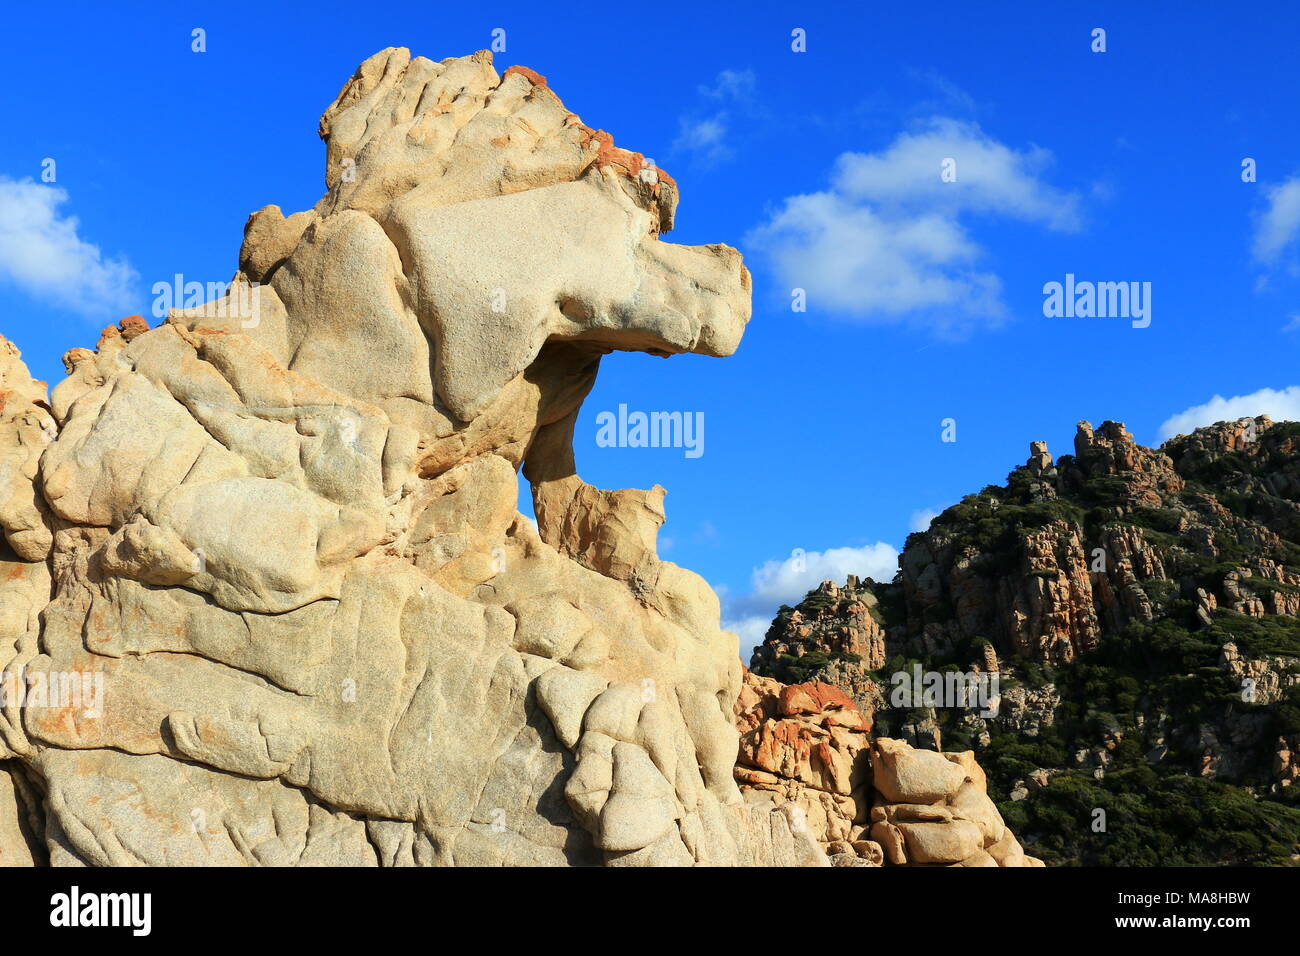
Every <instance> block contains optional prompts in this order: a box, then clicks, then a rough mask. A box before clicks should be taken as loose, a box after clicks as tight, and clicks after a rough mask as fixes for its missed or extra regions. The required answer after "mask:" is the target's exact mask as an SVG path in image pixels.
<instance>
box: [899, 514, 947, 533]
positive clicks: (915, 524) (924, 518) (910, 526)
mask: <svg viewBox="0 0 1300 956" xmlns="http://www.w3.org/2000/svg"><path fill="white" fill-rule="evenodd" d="M939 514H940V512H938V511H935V510H934V509H933V508H922V509H921V510H920V511H913V512H912V515H911V517H910V518H908V520H907V530H908V531H928V530H930V522H931V521H933V520H934V519H935V518H937V517H939Z"/></svg>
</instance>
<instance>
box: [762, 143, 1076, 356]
mask: <svg viewBox="0 0 1300 956" xmlns="http://www.w3.org/2000/svg"><path fill="white" fill-rule="evenodd" d="M948 159H951V160H954V161H955V167H954V168H955V172H956V180H955V181H954V182H944V181H943V180H942V179H941V176H940V173H941V168H942V164H943V162H944V161H945V160H948ZM1050 164H1051V154H1050V153H1049V152H1048V151H1047V150H1044V149H1040V148H1038V147H1030V148H1028V149H1025V150H1020V151H1018V150H1014V149H1011V148H1009V147H1007V146H1005V145H1003V144H1002V143H999V142H997V141H996V140H994V139H992V138H990V137H989V136H988V135H987V134H985V133H984V132H983V131H982V130H981V129H980V128H979V126H977V125H976V124H974V123H969V122H962V121H959V120H954V119H947V118H942V117H940V118H935V119H931V120H929V121H928V123H927V124H926V125H925V126H924V127H923V128H922V129H920V130H919V131H918V132H915V133H903V134H902V135H900V136H898V137H897V138H896V139H895V140H894V142H893V143H892V144H891V145H890V146H888V147H887V148H886V149H884V150H882V151H880V152H877V153H845V154H843V155H841V156H840V157H839V159H838V160H837V161H836V164H835V170H834V173H833V174H832V177H831V182H830V186H829V188H827V189H825V190H822V191H820V192H815V193H809V194H805V195H799V196H791V197H789V198H788V199H786V200H785V202H784V203H783V204H782V205H781V207H780V208H778V209H777V210H776V211H775V212H774V213H773V214H772V215H771V217H770V218H769V219H768V221H767V222H765V223H763V224H762V225H760V226H758V227H757V228H755V229H753V230H751V231H750V233H749V234H748V236H747V237H746V238H747V241H748V242H749V244H750V245H752V246H753V247H754V248H755V250H756V251H758V252H759V253H760V254H763V255H766V256H767V257H768V258H769V259H770V261H771V263H772V265H773V267H774V269H775V271H776V273H777V274H778V275H779V276H780V278H781V280H782V282H783V284H786V285H787V286H788V287H789V288H791V289H794V288H802V289H804V290H806V292H807V294H808V306H809V308H810V309H813V310H819V309H829V310H831V311H833V312H838V313H841V314H843V315H847V316H851V317H856V318H859V319H862V320H866V321H869V322H880V321H898V320H900V319H902V318H903V317H906V316H909V315H913V314H916V313H922V314H924V315H925V316H926V318H927V320H928V321H929V322H930V323H931V324H932V325H934V326H935V327H936V328H939V329H941V330H944V331H950V332H951V331H960V330H963V329H964V328H966V327H969V326H970V325H972V324H974V323H977V322H987V323H990V324H991V323H996V322H997V321H999V320H1000V318H1001V317H1002V315H1003V314H1004V312H1005V309H1004V306H1003V304H1002V298H1001V289H1002V283H1001V281H1000V280H999V279H998V277H997V276H996V275H995V274H993V273H992V272H989V271H987V270H984V269H981V268H980V267H979V266H978V262H979V260H980V259H981V258H982V257H983V255H984V249H983V248H982V247H981V246H980V245H979V244H978V243H976V242H975V241H974V240H973V239H972V238H971V237H970V235H969V233H968V231H967V227H966V225H965V224H964V222H963V219H965V218H966V217H971V216H999V217H1002V218H1008V219H1015V220H1019V221H1022V222H1027V223H1032V224H1035V225H1038V226H1042V227H1045V228H1047V229H1052V230H1073V229H1077V228H1078V227H1079V223H1080V214H1079V196H1078V194H1076V193H1073V192H1065V191H1062V190H1060V189H1057V188H1056V187H1054V186H1051V185H1050V184H1048V183H1047V182H1045V181H1044V180H1043V178H1042V175H1043V173H1044V172H1045V171H1046V169H1047V167H1048V166H1049V165H1050Z"/></svg>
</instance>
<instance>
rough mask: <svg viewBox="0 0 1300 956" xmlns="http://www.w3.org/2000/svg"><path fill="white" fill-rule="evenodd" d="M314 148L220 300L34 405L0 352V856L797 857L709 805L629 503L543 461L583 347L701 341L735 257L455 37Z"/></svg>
mask: <svg viewBox="0 0 1300 956" xmlns="http://www.w3.org/2000/svg"><path fill="white" fill-rule="evenodd" d="M320 134H321V137H322V138H323V139H324V141H325V144H326V148H327V150H326V151H327V163H326V185H327V188H328V191H327V193H326V194H325V196H324V197H323V198H322V199H321V200H320V202H319V203H317V204H316V206H315V207H314V208H313V209H310V210H306V211H302V212H297V213H294V214H292V215H290V216H287V217H286V216H285V215H284V214H283V213H282V212H281V211H280V209H279V208H277V207H275V206H268V207H266V208H264V209H262V210H261V211H259V212H257V213H255V214H254V215H253V216H251V217H250V219H249V221H248V225H247V228H246V230H245V235H244V241H243V246H242V249H241V250H240V254H239V272H238V273H237V274H236V276H235V278H234V280H233V282H232V283H231V286H230V289H229V290H228V294H227V295H226V296H225V297H223V298H220V299H217V300H214V301H210V302H207V303H205V304H203V305H198V306H195V307H191V308H185V309H180V310H175V311H173V312H172V313H171V314H170V315H169V316H168V317H167V319H166V321H165V322H164V323H162V324H160V325H159V326H158V327H157V328H153V329H149V328H148V326H147V324H146V323H145V322H144V321H143V320H142V319H140V318H139V317H138V316H135V317H131V318H130V319H127V320H124V321H123V322H122V323H120V326H119V327H117V328H109V329H106V330H105V332H104V334H103V336H102V337H101V338H100V340H99V343H98V345H97V347H96V348H95V349H94V350H93V351H92V350H89V349H80V348H79V349H73V350H71V351H70V352H68V354H67V355H66V356H65V365H66V367H67V370H68V372H69V375H68V377H67V378H66V379H65V380H64V381H63V382H61V383H60V384H59V385H58V386H57V387H56V388H55V389H54V391H53V394H52V396H51V397H50V400H49V401H48V402H47V401H46V399H45V394H44V388H43V386H42V385H41V384H40V383H35V382H32V381H31V380H30V376H28V375H27V374H26V370H25V369H24V368H22V366H21V363H20V362H19V361H18V357H17V353H16V352H15V351H14V350H13V349H12V347H11V346H9V345H8V343H5V345H4V352H3V354H2V355H0V359H3V363H2V364H0V375H3V387H4V404H3V418H2V419H0V462H3V466H2V470H0V477H3V491H4V494H3V499H4V500H3V503H2V504H0V524H3V528H4V536H5V541H6V547H5V551H4V554H3V556H2V557H0V560H2V561H3V564H4V568H3V570H4V574H3V575H0V578H2V579H3V581H2V583H0V597H2V598H3V604H2V605H0V606H2V608H3V615H2V617H3V622H4V630H3V634H2V636H0V651H3V660H0V666H2V667H3V676H4V678H5V680H6V681H8V682H10V683H12V684H14V685H15V686H18V687H23V688H26V689H28V690H31V689H32V688H34V687H35V685H36V684H37V683H38V682H39V681H46V680H47V679H48V681H49V682H53V681H56V680H57V681H58V682H59V685H60V693H59V694H56V695H53V696H49V697H47V698H45V699H43V700H41V701H37V700H35V699H28V700H27V701H25V702H24V703H23V704H21V705H20V704H18V703H16V702H15V700H14V698H13V697H12V696H11V697H10V698H8V700H7V701H6V704H5V706H4V707H3V709H0V739H2V740H3V744H4V752H3V755H0V756H3V758H4V759H3V760H2V761H0V769H3V770H4V774H3V776H0V784H3V785H2V786H0V859H3V860H5V861H10V860H15V861H19V862H29V861H35V862H50V863H53V864H59V865H63V864H66V865H82V864H91V865H130V864H155V865H163V864H165V865H197V864H205V865H210V864H237V865H238V864H262V865H277V866H278V865H308V864H322V863H324V864H341V865H365V866H373V865H385V866H386V865H411V864H508V865H517V864H566V863H568V864H586V863H606V864H609V865H647V864H652V865H678V864H682V865H685V864H692V863H709V864H755V865H759V864H761V865H791V864H804V863H807V864H820V865H824V864H825V862H826V861H825V857H824V856H823V855H822V853H821V852H820V850H819V849H818V848H817V847H816V845H815V844H814V843H813V842H812V841H811V840H810V838H809V837H808V835H807V834H806V833H804V832H801V831H800V830H799V829H792V827H791V825H790V819H789V816H788V814H786V813H785V812H781V811H775V812H774V811H773V810H772V809H771V808H770V807H763V806H754V805H749V804H746V803H745V802H744V801H743V800H742V798H741V794H740V792H739V790H738V788H737V786H736V784H735V781H734V779H733V772H732V771H733V765H734V763H735V757H736V751H737V732H736V730H735V727H734V723H733V720H732V703H733V701H734V700H735V699H736V697H737V695H738V693H739V692H740V688H741V666H740V663H739V661H738V660H737V659H736V651H735V648H736V645H735V638H734V636H733V635H728V634H726V633H724V632H723V631H721V630H720V629H719V606H718V600H717V598H716V596H715V595H714V594H713V592H712V591H711V590H710V589H709V588H708V586H707V585H706V584H705V582H704V581H703V580H702V579H701V578H699V577H698V576H696V575H694V574H692V573H690V572H689V571H686V570H683V569H681V568H679V567H677V566H676V565H674V564H672V563H671V562H667V561H662V560H661V559H659V557H658V556H657V554H656V551H655V536H656V534H657V531H658V527H659V525H660V523H661V522H662V521H663V517H664V512H663V489H661V488H655V489H652V490H650V491H636V490H623V491H602V490H600V489H597V488H593V487H592V486H590V485H587V484H586V483H585V482H583V481H582V480H581V478H579V477H578V475H577V473H576V468H575V462H574V456H573V446H572V433H573V428H574V423H575V420H576V417H577V413H578V407H579V405H580V404H581V402H582V400H583V398H584V397H585V395H586V394H587V392H588V391H589V390H590V388H591V386H592V383H593V381H594V378H595V375H596V370H597V367H598V364H599V360H600V358H601V356H602V355H604V354H606V353H608V352H609V351H611V350H614V349H623V350H639V351H647V352H652V353H654V354H658V355H671V354H676V353H681V352H697V353H703V354H709V355H725V354H728V353H730V352H731V351H732V350H734V349H735V347H736V345H737V343H738V342H739V340H740V336H741V333H742V331H743V329H744V327H745V324H746V322H747V320H748V318H749V311H750V306H749V288H750V284H749V276H748V273H747V272H746V271H745V269H744V267H743V265H742V264H741V260H740V256H739V254H738V253H737V252H736V251H735V250H734V249H731V248H730V247H727V246H723V245H709V246H678V245H671V244H668V243H666V242H664V241H662V240H661V239H660V235H661V234H662V233H663V232H666V231H667V230H668V229H670V228H671V226H672V224H673V217H674V211H675V207H676V202H677V191H676V186H675V184H674V183H673V181H672V180H671V178H669V177H668V176H667V175H666V174H664V173H663V172H662V171H660V170H658V169H655V168H654V167H652V166H649V165H648V164H647V163H646V162H645V160H644V159H643V157H642V156H641V155H640V154H637V153H632V152H629V151H626V150H623V149H620V148H617V147H615V146H614V144H613V140H612V138H611V137H610V136H609V135H608V134H606V133H604V132H602V131H599V130H592V129H591V128H589V127H587V126H585V125H584V124H583V123H582V122H581V121H580V120H579V119H578V118H577V117H576V116H575V115H574V114H572V113H571V112H569V111H568V110H567V109H565V108H564V106H563V105H562V103H561V102H560V100H559V99H558V97H557V96H556V95H555V94H554V93H553V92H552V91H551V90H550V89H549V88H548V87H547V85H546V83H545V81H544V80H543V79H542V78H541V77H540V76H538V75H537V74H535V73H533V72H531V71H529V70H527V69H523V68H512V69H511V70H507V71H506V73H505V74H504V75H500V74H498V73H497V72H496V70H495V69H494V67H493V64H492V58H491V56H490V54H488V53H486V52H481V53H476V54H474V55H473V56H468V57H460V58H453V59H448V60H444V61H442V62H434V61H431V60H428V59H424V58H422V57H414V58H413V57H411V56H410V54H409V53H408V52H407V51H406V50H404V49H389V50H385V51H383V52H381V53H379V54H376V55H375V56H373V57H371V58H370V59H368V60H367V61H366V62H365V63H363V64H362V65H361V67H360V68H359V69H358V71H357V73H356V75H355V76H353V77H352V79H351V80H349V81H348V82H347V84H346V85H345V86H344V87H343V89H342V91H341V92H340V93H339V95H338V97H337V98H336V99H335V101H334V102H333V103H332V104H331V105H330V106H329V108H328V109H327V110H326V111H325V114H324V116H323V117H322V118H321V123H320ZM521 467H522V470H523V473H524V475H525V476H526V477H527V479H528V480H529V481H530V483H531V486H532V493H533V500H534V505H535V511H536V515H537V526H536V527H534V526H533V524H532V523H531V522H530V521H528V520H527V519H525V518H524V517H523V516H521V515H520V514H519V513H518V512H517V511H516V496H517V482H518V478H517V471H518V470H519V469H520V468H521ZM38 679H39V681H38ZM69 690H75V691H77V692H78V696H76V697H75V698H74V697H72V696H69V695H68V694H67V693H65V692H67V691H69Z"/></svg>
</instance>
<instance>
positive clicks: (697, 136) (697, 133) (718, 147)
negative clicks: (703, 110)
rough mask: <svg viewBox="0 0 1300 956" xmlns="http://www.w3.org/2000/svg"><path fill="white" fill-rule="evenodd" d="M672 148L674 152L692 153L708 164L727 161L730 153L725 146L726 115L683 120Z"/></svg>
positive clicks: (720, 114)
mask: <svg viewBox="0 0 1300 956" xmlns="http://www.w3.org/2000/svg"><path fill="white" fill-rule="evenodd" d="M672 148H673V150H674V151H675V152H685V153H694V154H695V155H696V156H698V157H699V158H701V159H703V160H706V161H707V162H710V163H718V162H721V161H722V160H724V159H729V158H730V157H731V155H732V153H731V149H730V148H729V147H728V146H727V122H726V114H725V113H719V114H718V115H716V116H710V117H707V118H705V119H698V120H688V119H685V118H683V119H682V120H681V121H680V122H679V124H678V133H677V138H676V139H675V140H673V147H672Z"/></svg>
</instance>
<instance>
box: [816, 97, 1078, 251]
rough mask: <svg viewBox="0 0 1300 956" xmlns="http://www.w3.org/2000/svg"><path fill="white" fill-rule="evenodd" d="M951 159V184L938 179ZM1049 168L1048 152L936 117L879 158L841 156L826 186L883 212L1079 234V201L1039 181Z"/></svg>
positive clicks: (869, 154)
mask: <svg viewBox="0 0 1300 956" xmlns="http://www.w3.org/2000/svg"><path fill="white" fill-rule="evenodd" d="M949 159H950V160H952V161H953V165H952V169H953V172H954V175H955V176H956V180H955V181H954V182H944V181H943V180H942V179H941V178H940V175H939V172H940V164H941V163H942V162H943V161H944V160H949ZM1051 165H1052V154H1051V153H1050V152H1049V151H1048V150H1045V149H1042V148H1040V147H1037V146H1031V147H1029V148H1028V149H1025V150H1015V149H1011V148H1010V147H1008V146H1005V145H1003V144H1002V143H999V142H998V141H997V140H995V139H993V138H992V137H990V136H988V135H987V134H986V133H984V131H983V130H981V129H980V128H979V126H978V125H976V124H975V123H971V122H965V121H962V120H954V119H948V118H945V117H937V118H935V119H932V120H930V121H929V123H928V124H927V125H926V127H925V128H923V129H921V130H919V131H918V132H915V133H903V134H902V135H900V136H899V137H898V138H897V139H895V140H894V142H893V143H892V144H891V145H890V146H889V147H888V148H887V149H885V150H883V151H881V152H879V153H865V154H864V153H845V154H844V155H842V156H840V158H839V159H838V160H837V161H836V164H835V173H834V176H833V178H832V183H833V186H834V189H835V191H836V192H838V193H839V194H841V195H843V196H845V197H847V198H849V199H851V200H854V201H865V202H870V203H875V204H877V205H879V206H881V207H885V208H888V207H899V208H902V209H913V208H916V207H923V208H925V209H933V210H943V211H945V212H947V213H949V214H957V213H961V212H968V211H969V212H979V213H991V214H994V215H999V216H1004V217H1007V218H1011V219H1020V220H1023V221H1025V222H1034V223H1039V224H1041V225H1044V226H1047V227H1048V228H1049V229H1058V230H1072V229H1077V228H1078V227H1079V222H1080V217H1079V196H1078V195H1077V194H1075V193H1068V192H1063V191H1062V190H1059V189H1057V188H1055V187H1054V186H1051V185H1049V184H1048V183H1046V182H1045V181H1044V180H1043V178H1042V176H1043V174H1044V173H1045V172H1046V171H1047V170H1048V168H1049V167H1050V166H1051Z"/></svg>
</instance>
